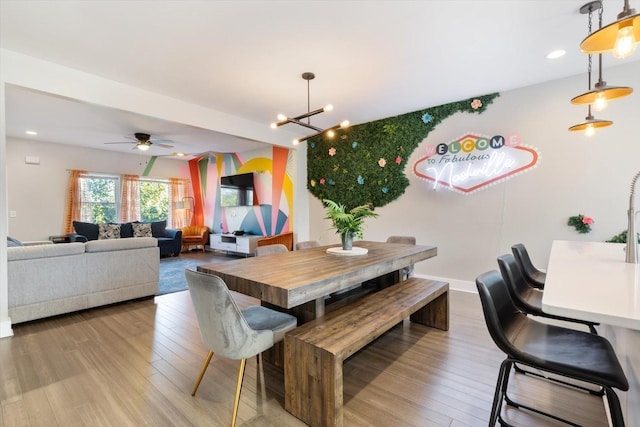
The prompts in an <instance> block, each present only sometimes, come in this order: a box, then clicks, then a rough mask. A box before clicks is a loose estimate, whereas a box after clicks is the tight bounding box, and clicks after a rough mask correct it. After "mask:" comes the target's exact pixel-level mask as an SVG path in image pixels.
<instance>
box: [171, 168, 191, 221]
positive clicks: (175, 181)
mask: <svg viewBox="0 0 640 427" xmlns="http://www.w3.org/2000/svg"><path fill="white" fill-rule="evenodd" d="M169 186H170V187H171V198H170V199H169V204H170V206H171V209H170V214H169V224H170V228H182V227H184V226H185V225H188V224H187V214H188V211H187V209H189V207H188V206H185V204H186V203H185V201H184V198H185V197H186V196H187V191H186V190H187V180H186V179H182V178H169Z"/></svg>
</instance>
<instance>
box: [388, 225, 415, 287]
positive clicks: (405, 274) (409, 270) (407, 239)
mask: <svg viewBox="0 0 640 427" xmlns="http://www.w3.org/2000/svg"><path fill="white" fill-rule="evenodd" d="M387 243H404V244H405V245H415V244H416V238H415V237H413V236H389V237H388V238H387ZM412 275H413V264H411V265H410V266H408V267H404V268H403V269H401V270H400V276H401V277H400V279H401V280H407V279H408V278H409V277H411V276H412Z"/></svg>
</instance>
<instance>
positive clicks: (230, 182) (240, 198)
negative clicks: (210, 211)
mask: <svg viewBox="0 0 640 427" xmlns="http://www.w3.org/2000/svg"><path fill="white" fill-rule="evenodd" d="M220 205H221V206H226V207H230V206H253V173H252V172H251V173H243V174H238V175H229V176H223V177H221V178H220Z"/></svg>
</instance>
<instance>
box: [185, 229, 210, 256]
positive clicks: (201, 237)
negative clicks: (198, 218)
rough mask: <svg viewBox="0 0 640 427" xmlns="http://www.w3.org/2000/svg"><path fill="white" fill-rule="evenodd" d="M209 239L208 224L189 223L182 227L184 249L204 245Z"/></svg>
mask: <svg viewBox="0 0 640 427" xmlns="http://www.w3.org/2000/svg"><path fill="white" fill-rule="evenodd" d="M208 241H209V227H207V226H206V225H189V226H187V227H184V228H183V229H182V250H183V251H184V250H189V248H190V247H191V246H195V247H196V248H197V247H198V246H202V252H204V245H206V244H207V242H208Z"/></svg>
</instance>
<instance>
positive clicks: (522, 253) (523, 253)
mask: <svg viewBox="0 0 640 427" xmlns="http://www.w3.org/2000/svg"><path fill="white" fill-rule="evenodd" d="M511 252H513V256H514V257H516V261H518V264H520V268H521V269H522V272H523V273H524V277H525V278H526V279H527V282H529V284H530V285H531V286H533V287H534V288H539V289H544V282H545V281H546V280H547V273H545V272H544V271H542V270H538V269H537V268H536V267H535V266H534V265H533V263H532V262H531V258H529V252H527V248H525V247H524V245H523V244H522V243H518V244H515V245H513V246H511Z"/></svg>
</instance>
